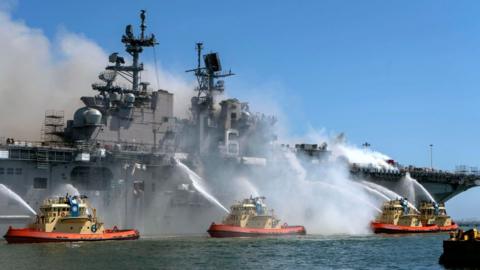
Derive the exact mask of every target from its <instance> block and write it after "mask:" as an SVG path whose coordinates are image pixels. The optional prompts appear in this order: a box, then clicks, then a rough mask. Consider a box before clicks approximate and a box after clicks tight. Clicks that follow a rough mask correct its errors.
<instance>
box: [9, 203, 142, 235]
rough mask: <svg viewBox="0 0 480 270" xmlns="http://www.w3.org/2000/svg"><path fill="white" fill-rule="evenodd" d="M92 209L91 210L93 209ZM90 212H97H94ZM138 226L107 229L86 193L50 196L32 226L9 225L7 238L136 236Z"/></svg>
mask: <svg viewBox="0 0 480 270" xmlns="http://www.w3.org/2000/svg"><path fill="white" fill-rule="evenodd" d="M90 211H91V212H90ZM90 213H93V215H91V214H90ZM139 235H140V234H139V232H138V231H137V230H133V229H129V230H119V229H117V227H116V226H114V227H113V228H112V229H106V228H105V227H104V224H103V223H102V222H100V221H99V220H98V218H97V214H96V209H94V208H90V207H89V206H88V201H87V197H86V196H69V195H68V194H67V196H65V197H55V198H49V199H46V200H45V201H44V202H43V204H42V206H41V207H40V215H37V216H36V220H35V222H34V223H32V224H30V225H29V227H28V228H12V227H9V228H8V231H7V233H6V234H5V236H4V238H5V240H7V242H8V243H11V244H13V243H41V242H73V241H105V240H134V239H138V238H139Z"/></svg>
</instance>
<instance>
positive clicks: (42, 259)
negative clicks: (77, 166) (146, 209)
mask: <svg viewBox="0 0 480 270" xmlns="http://www.w3.org/2000/svg"><path fill="white" fill-rule="evenodd" d="M446 238H448V235H446V234H428V235H399V236H384V235H368V236H311V235H309V236H302V237H288V238H242V239H212V238H208V237H206V236H191V237H183V236H182V237H163V238H162V237H159V238H144V239H141V240H138V241H117V242H115V241H111V242H89V243H74V244H70V243H68V244H66V243H51V244H21V245H8V244H6V242H4V241H2V242H0V269H2V270H6V269H15V270H21V269H36V270H40V269H65V270H71V269H442V267H441V266H440V265H439V264H438V258H439V256H440V254H441V252H442V240H443V239H446Z"/></svg>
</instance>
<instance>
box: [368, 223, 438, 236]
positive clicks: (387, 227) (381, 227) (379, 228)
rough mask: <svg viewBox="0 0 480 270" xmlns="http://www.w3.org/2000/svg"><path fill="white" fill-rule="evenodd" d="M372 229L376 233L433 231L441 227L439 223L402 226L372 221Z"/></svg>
mask: <svg viewBox="0 0 480 270" xmlns="http://www.w3.org/2000/svg"><path fill="white" fill-rule="evenodd" d="M371 226H372V229H373V232H374V233H392V234H395V233H431V232H439V231H440V228H439V227H438V226H437V225H428V226H418V227H413V226H400V225H393V224H386V223H378V222H372V225H371Z"/></svg>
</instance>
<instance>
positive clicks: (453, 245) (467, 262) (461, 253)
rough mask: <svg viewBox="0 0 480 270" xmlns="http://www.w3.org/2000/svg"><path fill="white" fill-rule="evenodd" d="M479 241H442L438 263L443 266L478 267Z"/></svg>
mask: <svg viewBox="0 0 480 270" xmlns="http://www.w3.org/2000/svg"><path fill="white" fill-rule="evenodd" d="M479 252H480V241H476V240H473V241H452V240H445V241H443V253H442V255H441V256H440V260H439V263H440V264H442V265H443V266H445V267H458V268H463V267H478V266H479V265H480V257H479V256H478V254H479Z"/></svg>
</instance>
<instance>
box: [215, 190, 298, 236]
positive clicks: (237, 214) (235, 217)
mask: <svg viewBox="0 0 480 270" xmlns="http://www.w3.org/2000/svg"><path fill="white" fill-rule="evenodd" d="M264 200H265V197H255V198H252V197H250V198H249V199H245V200H243V201H242V202H239V203H236V204H234V205H233V206H231V207H230V209H231V213H230V214H229V215H228V216H227V217H226V218H225V219H224V221H223V223H222V224H215V223H212V225H210V228H209V229H208V231H207V232H208V233H209V234H210V236H211V237H256V236H282V235H304V234H306V230H305V227H303V226H288V225H287V224H286V223H284V224H283V225H281V224H280V220H279V219H277V218H276V217H275V216H274V215H273V211H269V210H268V209H267V207H266V205H265V203H264ZM268 212H270V214H269V213H268Z"/></svg>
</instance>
